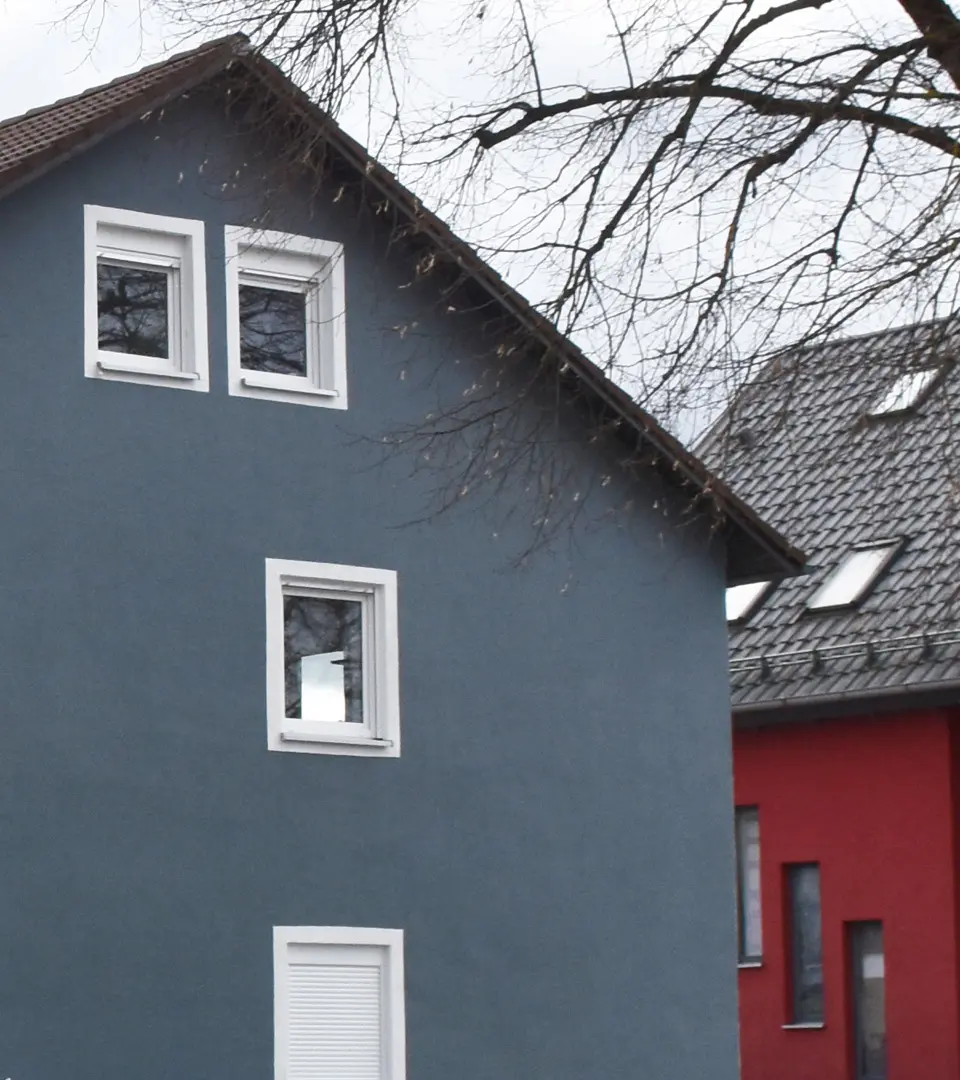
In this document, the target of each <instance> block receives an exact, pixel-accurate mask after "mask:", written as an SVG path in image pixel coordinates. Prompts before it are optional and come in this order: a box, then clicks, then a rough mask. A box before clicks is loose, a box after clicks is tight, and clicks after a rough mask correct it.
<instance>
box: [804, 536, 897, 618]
mask: <svg viewBox="0 0 960 1080" xmlns="http://www.w3.org/2000/svg"><path fill="white" fill-rule="evenodd" d="M899 546H900V541H899V540H897V541H894V542H892V543H889V544H880V545H878V546H877V547H872V548H863V549H861V550H859V551H853V552H851V553H850V554H849V555H848V556H847V557H846V558H845V559H844V560H843V562H842V563H841V564H840V566H839V567H838V568H837V569H836V570H835V571H834V573H833V574H832V575H831V576H830V577H828V578H827V580H826V581H825V582H824V583H823V584H822V585H821V586H820V588H819V589H817V591H816V592H815V593H814V594H813V596H812V597H811V598H810V602H809V604H808V605H807V606H808V607H810V608H830V607H842V606H844V605H846V604H853V603H855V602H856V601H857V600H859V599H860V598H861V597H862V596H863V594H864V593H865V592H866V591H867V590H868V589H869V588H870V586H871V585H873V583H874V582H875V580H876V579H877V577H878V576H879V575H880V573H881V571H882V570H883V569H884V568H885V567H886V565H887V563H888V562H889V561H890V559H891V557H892V556H893V555H894V553H895V552H896V551H897V549H898V548H899Z"/></svg>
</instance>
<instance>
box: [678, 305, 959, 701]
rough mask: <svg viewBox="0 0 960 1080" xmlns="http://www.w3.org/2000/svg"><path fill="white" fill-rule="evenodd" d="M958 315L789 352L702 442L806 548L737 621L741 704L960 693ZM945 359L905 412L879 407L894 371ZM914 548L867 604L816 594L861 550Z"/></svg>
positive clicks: (735, 683)
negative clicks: (819, 604) (895, 545)
mask: <svg viewBox="0 0 960 1080" xmlns="http://www.w3.org/2000/svg"><path fill="white" fill-rule="evenodd" d="M958 347H960V324H955V323H950V322H942V323H933V324H926V325H920V326H915V327H905V328H902V329H898V330H893V331H887V332H884V333H879V334H874V335H869V336H864V337H859V338H852V339H849V340H846V341H837V342H833V343H831V344H828V345H825V346H819V347H816V348H809V349H804V350H798V351H796V352H793V353H789V352H788V353H785V354H784V355H783V356H781V357H779V358H778V359H777V360H776V361H775V362H774V363H772V364H770V365H769V366H768V367H767V369H766V370H765V371H764V372H763V373H762V374H761V375H760V376H759V377H758V378H757V379H756V380H755V381H754V382H753V383H752V384H751V385H750V386H748V388H747V389H746V391H745V392H744V393H743V394H742V395H741V396H740V398H739V399H738V400H737V401H736V402H735V403H734V405H733V406H732V407H731V410H730V411H729V412H728V414H727V416H725V417H724V418H723V419H722V420H721V422H720V423H718V424H717V425H716V426H715V428H714V429H713V431H712V432H711V433H710V434H709V435H708V436H707V437H706V439H705V440H704V441H703V442H702V443H701V445H700V447H699V449H700V452H701V453H702V454H703V455H704V456H705V458H706V460H707V461H708V462H709V463H711V464H712V465H713V467H715V468H716V469H718V471H720V472H721V473H722V474H723V475H724V476H725V477H726V478H727V479H728V480H729V481H730V482H731V483H732V484H734V485H735V486H736V487H737V489H738V490H739V491H741V492H743V494H744V495H745V497H746V498H748V499H749V500H750V501H751V504H752V505H753V506H754V507H755V508H756V509H757V511H758V512H759V513H760V514H762V515H764V516H765V517H766V518H767V519H768V520H769V521H771V522H773V523H774V525H776V526H777V527H778V528H779V529H781V530H783V531H785V532H787V533H788V535H790V536H792V537H795V538H796V539H797V541H798V542H799V543H800V544H801V546H802V547H803V548H804V550H805V551H806V552H807V555H808V559H809V564H808V574H807V575H805V576H803V577H797V578H793V579H791V580H789V581H785V582H783V583H781V584H780V585H778V586H776V587H775V588H774V589H773V590H772V591H771V592H770V593H769V594H768V595H767V596H766V597H765V598H764V599H763V600H762V601H761V602H760V603H759V605H758V606H757V607H756V608H755V609H754V612H753V614H752V616H750V617H749V618H748V619H747V621H746V622H745V623H744V624H742V625H731V626H730V647H731V678H732V690H733V706H734V711H735V713H736V714H738V715H739V716H740V717H741V718H743V719H749V718H750V717H753V718H754V719H760V718H762V715H763V714H766V713H776V714H778V715H781V716H784V717H786V716H788V715H790V713H791V711H794V712H797V713H805V714H809V713H812V712H819V713H820V714H822V715H828V714H829V713H830V712H834V713H835V712H837V711H842V712H851V711H868V707H869V708H880V707H884V708H886V707H896V706H897V705H901V706H902V705H906V703H907V698H910V699H911V700H915V701H916V702H917V703H919V702H920V701H921V700H926V701H929V702H931V703H934V702H945V701H958V700H960V621H958V619H957V604H956V600H957V592H958V587H960V520H958V510H960V503H958V498H960V473H958V469H960V438H958V435H960V432H958V431H957V430H956V428H955V424H956V423H957V422H958V420H960V409H958V406H960V370H958V368H957V367H956V366H955V365H954V362H953V361H954V359H955V357H956V356H957V355H958V351H957V350H958ZM931 367H937V368H938V370H939V371H940V373H941V374H940V376H939V381H938V382H935V383H933V384H932V385H931V386H930V387H929V389H928V392H927V394H926V396H922V397H921V398H920V399H919V400H918V401H917V403H916V406H915V407H914V408H913V409H911V410H909V411H907V412H904V413H898V414H889V415H886V416H875V417H867V416H866V414H867V413H869V412H870V410H871V409H872V408H875V407H876V406H877V404H878V403H879V402H880V401H881V400H882V398H883V397H884V395H885V394H887V393H888V392H889V391H890V389H891V387H892V386H893V384H894V383H895V382H896V380H897V378H898V376H901V375H903V374H904V373H905V372H910V371H916V370H926V369H929V368H931ZM894 538H902V539H903V540H904V546H903V548H902V550H901V552H900V554H899V555H898V556H896V557H895V559H894V561H893V562H891V563H890V564H889V566H888V568H887V569H886V570H885V571H884V572H882V573H881V575H880V577H879V578H878V579H877V581H876V584H875V586H874V588H873V589H872V591H870V592H868V593H867V595H866V596H865V598H864V599H863V600H862V601H861V602H860V603H859V604H858V605H856V606H853V607H845V608H838V609H834V610H822V611H810V610H808V609H807V604H808V602H809V601H810V599H811V598H812V597H813V595H814V593H815V592H816V590H817V588H818V586H819V585H820V584H821V583H822V582H823V581H825V580H826V579H827V578H829V576H830V574H831V573H832V572H833V571H834V570H835V568H836V567H837V566H838V565H839V564H840V561H841V560H842V558H843V557H844V555H846V554H847V553H848V552H849V551H850V550H851V549H852V548H854V547H856V546H857V545H866V544H870V543H874V542H878V541H882V540H885V539H894Z"/></svg>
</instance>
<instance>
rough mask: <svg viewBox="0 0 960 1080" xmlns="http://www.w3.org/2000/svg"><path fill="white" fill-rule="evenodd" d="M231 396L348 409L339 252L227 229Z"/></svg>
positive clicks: (321, 244)
mask: <svg viewBox="0 0 960 1080" xmlns="http://www.w3.org/2000/svg"><path fill="white" fill-rule="evenodd" d="M224 242H225V247H226V257H227V351H228V362H229V368H230V393H231V394H237V395H241V396H246V397H260V398H267V399H268V400H271V401H286V402H295V403H299V404H303V405H320V406H324V407H326V408H330V409H345V408H346V407H347V367H346V346H345V334H344V284H343V279H344V276H343V248H342V246H341V245H340V244H334V243H330V242H328V241H325V240H316V239H312V238H311V237H306V236H292V235H290V234H288V233H276V232H267V231H264V230H262V229H260V230H258V229H246V228H240V227H238V226H233V225H229V226H227V229H226V234H225V241H224Z"/></svg>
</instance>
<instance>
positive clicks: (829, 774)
mask: <svg viewBox="0 0 960 1080" xmlns="http://www.w3.org/2000/svg"><path fill="white" fill-rule="evenodd" d="M953 334H954V332H953V330H952V328H951V326H950V325H949V324H940V325H936V326H926V327H917V328H910V329H906V330H901V331H894V332H887V333H884V334H879V335H874V336H871V337H865V338H860V339H855V340H851V341H846V342H838V343H835V344H833V345H830V346H827V347H823V348H818V349H810V350H806V351H803V352H799V353H797V354H795V355H793V356H790V357H786V358H781V359H780V360H778V361H777V362H776V363H775V364H773V365H771V366H770V368H768V370H767V371H766V372H764V373H763V375H762V376H761V377H760V378H759V379H758V380H757V381H756V382H755V383H754V384H753V385H752V386H751V387H749V388H748V390H747V392H746V393H745V394H744V395H742V397H741V398H740V400H739V401H738V402H737V403H736V405H735V406H734V408H733V409H732V410H731V413H730V415H729V416H727V417H726V418H724V421H723V422H722V423H721V425H719V426H718V428H717V429H716V430H715V431H714V432H712V433H711V435H710V436H709V437H708V441H707V446H706V449H707V452H708V454H709V457H710V458H712V461H713V464H714V465H715V466H717V467H718V468H719V470H720V471H721V472H722V473H723V475H724V476H725V478H726V479H727V480H729V481H730V482H731V483H732V485H733V486H734V488H735V489H736V490H737V491H738V493H740V494H741V495H743V496H745V497H746V498H748V499H749V500H750V501H751V503H752V504H753V505H754V506H755V507H756V509H757V510H758V512H759V513H761V514H763V515H764V516H765V517H766V518H767V519H768V520H770V521H771V522H772V523H773V524H774V525H776V526H777V527H779V528H780V529H781V530H782V531H783V532H784V533H785V534H786V535H788V536H790V538H791V539H792V540H793V541H794V542H796V543H797V544H798V545H799V546H800V547H801V548H802V549H803V550H805V551H806V552H807V554H808V557H809V567H808V573H807V575H806V576H804V577H801V578H797V579H793V580H790V581H785V582H782V583H780V584H772V583H757V584H756V585H748V586H741V587H738V588H735V589H731V590H728V621H729V624H730V637H731V686H732V697H733V713H734V765H735V798H736V837H737V858H738V898H739V920H740V958H739V959H740V971H739V983H740V1015H741V1061H742V1077H743V1080H954V1078H957V1077H960V620H958V618H957V600H958V590H960V573H958V569H960V535H958V518H960V515H958V510H960V507H958V495H960V488H958V486H957V482H956V476H955V472H956V474H957V475H960V440H958V439H957V438H956V433H955V432H954V430H953V422H952V421H953V418H955V417H956V416H958V415H960V412H958V405H960V401H958V400H956V399H957V398H958V397H960V371H958V370H957V369H955V368H954V367H953V366H952V364H951V363H950V362H949V360H950V359H951V358H952V356H953V355H954V352H955V349H954V347H953V346H954V341H955V338H954V336H953ZM703 450H704V448H703V447H701V451H703Z"/></svg>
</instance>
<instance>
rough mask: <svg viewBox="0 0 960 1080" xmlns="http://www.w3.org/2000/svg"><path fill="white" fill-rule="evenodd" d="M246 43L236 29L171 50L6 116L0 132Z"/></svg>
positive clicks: (248, 42) (2, 121)
mask: <svg viewBox="0 0 960 1080" xmlns="http://www.w3.org/2000/svg"><path fill="white" fill-rule="evenodd" d="M249 45H250V39H249V38H248V37H247V35H246V34H243V33H240V32H239V31H237V32H234V33H232V34H224V35H223V36H222V37H219V38H214V39H213V40H212V41H205V42H203V43H202V44H200V45H195V46H194V47H193V48H192V49H184V50H183V51H182V52H178V53H173V54H172V55H171V56H166V57H163V58H162V59H160V60H157V61H155V62H154V63H152V64H147V65H146V67H141V68H137V69H136V70H135V71H128V72H127V73H126V74H124V75H118V76H116V78H113V79H108V80H107V81H106V82H103V83H99V84H98V85H97V86H89V87H87V89H86V90H81V91H80V93H79V94H68V95H67V96H66V97H62V98H57V99H56V100H54V101H48V102H47V103H46V104H45V105H36V106H34V107H33V108H32V109H27V110H26V112H22V113H18V114H17V115H16V116H8V117H6V118H5V119H3V120H0V131H3V130H4V129H6V128H8V127H12V126H13V125H14V124H19V123H22V122H23V121H24V120H31V119H33V118H34V117H37V116H42V115H43V114H44V113H45V112H50V111H52V110H53V109H59V108H62V107H63V106H65V105H72V104H74V103H75V102H78V101H83V100H84V99H85V98H91V97H95V96H96V95H97V94H100V93H103V91H104V90H110V89H112V88H114V87H117V86H122V85H123V84H124V83H125V82H131V81H132V80H134V79H139V78H141V77H142V76H143V75H147V74H149V73H150V72H152V71H156V70H157V69H159V68H164V67H169V66H171V65H176V64H179V63H181V62H182V61H184V60H196V59H198V58H199V57H201V56H205V55H206V54H207V53H213V52H216V51H217V50H218V49H227V47H228V46H230V47H231V48H232V49H234V50H235V51H236V52H237V53H238V54H239V53H240V52H241V48H240V47H241V46H243V47H247V46H249Z"/></svg>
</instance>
